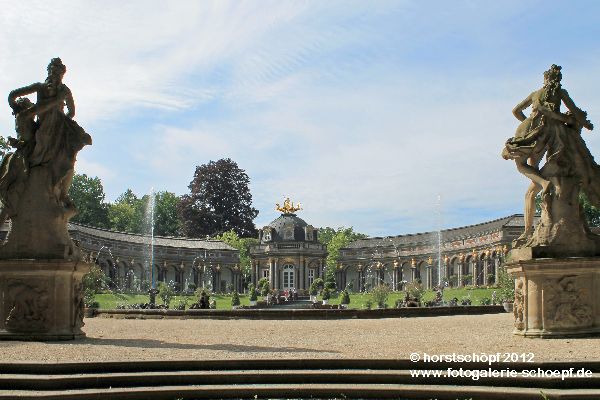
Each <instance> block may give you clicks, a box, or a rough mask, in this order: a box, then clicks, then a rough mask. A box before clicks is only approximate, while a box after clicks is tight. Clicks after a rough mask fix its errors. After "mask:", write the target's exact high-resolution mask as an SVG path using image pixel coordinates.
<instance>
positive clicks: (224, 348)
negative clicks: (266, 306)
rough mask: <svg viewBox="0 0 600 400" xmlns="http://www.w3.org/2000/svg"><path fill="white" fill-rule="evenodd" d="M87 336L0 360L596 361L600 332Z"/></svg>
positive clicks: (256, 328)
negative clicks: (524, 356)
mask: <svg viewBox="0 0 600 400" xmlns="http://www.w3.org/2000/svg"><path fill="white" fill-rule="evenodd" d="M85 324H86V325H85V327H84V331H85V332H86V334H87V338H85V339H82V340H76V341H71V342H49V343H43V342H31V343H27V342H11V341H2V342H0V360H1V361H0V362H17V361H42V362H65V361H118V360H166V359H178V360H202V359H229V358H231V359H235V358H405V359H407V358H409V356H410V354H411V353H413V352H416V353H421V354H422V353H428V354H449V353H453V352H454V353H457V354H472V353H486V354H491V353H497V352H500V353H504V352H515V353H533V354H534V361H552V360H596V361H598V360H600V338H588V339H546V340H542V339H526V338H522V337H518V336H514V335H512V333H511V331H512V314H488V315H473V316H463V315H460V316H444V317H421V318H389V319H373V320H365V319H362V320H359V319H346V320H329V321H326V320H279V321H274V320H201V319H191V320H181V319H162V320H126V319H112V318H88V319H86V320H85Z"/></svg>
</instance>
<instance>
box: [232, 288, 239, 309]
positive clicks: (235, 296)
mask: <svg viewBox="0 0 600 400" xmlns="http://www.w3.org/2000/svg"><path fill="white" fill-rule="evenodd" d="M239 305H240V295H239V294H238V292H237V290H235V291H234V292H233V294H232V295H231V306H232V307H237V306H239Z"/></svg>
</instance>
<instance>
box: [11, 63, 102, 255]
mask: <svg viewBox="0 0 600 400" xmlns="http://www.w3.org/2000/svg"><path fill="white" fill-rule="evenodd" d="M66 70H67V69H66V67H65V65H64V64H63V63H62V61H61V59H60V58H53V59H52V60H51V61H50V64H48V77H47V78H46V80H45V81H44V82H43V83H34V84H32V85H29V86H25V87H22V88H19V89H15V90H13V91H12V92H10V94H9V95H8V104H9V105H10V107H11V108H12V109H13V114H14V115H15V130H16V132H17V138H16V139H14V138H10V139H9V143H10V144H11V145H12V146H13V147H15V148H16V151H15V152H14V153H10V154H8V155H7V156H6V157H5V158H4V160H3V162H2V165H1V166H0V200H1V201H2V204H3V208H2V212H1V213H0V222H4V221H5V220H6V219H7V218H9V219H11V222H12V224H11V230H10V232H9V235H8V238H7V240H6V242H5V243H4V244H2V246H0V259H11V258H12V259H16V258H21V259H22V258H43V259H77V258H79V257H80V254H79V251H78V249H77V247H76V246H75V245H74V244H73V242H72V241H71V239H70V238H69V234H68V231H67V222H68V220H69V218H71V217H72V216H73V215H75V213H76V212H77V211H76V208H75V206H74V205H73V203H72V202H71V200H70V199H69V196H68V191H69V187H70V185H71V181H72V179H73V175H74V173H75V172H74V171H75V170H74V166H75V160H76V155H77V153H78V152H79V150H81V149H82V148H83V146H85V145H89V144H91V143H92V139H91V137H90V135H89V134H87V133H86V132H85V131H84V130H83V129H82V128H81V127H80V126H79V125H78V124H77V123H76V122H75V121H74V120H73V117H74V116H75V102H74V101H73V95H72V94H71V91H70V90H69V88H68V87H67V86H66V85H65V84H64V83H63V82H62V79H63V76H64V74H65V72H66ZM34 93H35V94H36V96H37V102H36V104H35V105H34V104H32V103H31V102H30V101H29V99H27V98H26V97H23V96H27V95H30V94H34ZM65 106H66V107H67V112H66V113H65V112H64V107H65Z"/></svg>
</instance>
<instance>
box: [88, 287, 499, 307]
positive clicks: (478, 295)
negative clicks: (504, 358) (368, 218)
mask: <svg viewBox="0 0 600 400" xmlns="http://www.w3.org/2000/svg"><path fill="white" fill-rule="evenodd" d="M494 290H496V289H486V288H459V289H446V290H444V300H445V301H449V300H451V299H452V298H454V297H456V298H458V300H459V301H460V300H461V299H462V298H465V297H467V298H470V299H471V302H472V304H474V305H478V304H481V299H483V298H484V297H487V298H489V299H491V298H492V292H493V291H494ZM403 298H404V292H392V293H390V295H389V297H388V300H387V304H388V305H389V306H390V307H394V304H396V299H403ZM434 298H435V292H434V291H431V290H430V291H427V292H425V296H424V300H425V301H431V300H433V299H434ZM210 299H211V300H216V301H217V309H218V310H230V309H231V296H224V295H211V296H210ZM259 299H260V298H259ZM95 300H96V301H97V302H98V303H99V304H100V308H101V309H105V310H106V309H115V308H116V307H117V305H120V304H123V305H126V304H135V303H147V302H148V295H145V294H119V293H101V294H96V296H95ZM186 300H187V304H188V305H187V307H186V308H189V306H190V305H191V304H192V303H195V302H196V300H197V298H196V297H195V296H175V297H174V298H173V299H172V300H171V305H170V306H171V308H175V306H176V305H177V304H178V303H179V302H180V301H186ZM319 300H320V297H319ZM370 300H371V295H370V294H368V293H367V294H363V293H352V294H350V305H349V307H350V308H365V307H366V304H367V302H368V301H370ZM240 302H241V303H242V305H248V304H249V301H248V296H247V295H244V294H241V295H240ZM339 302H340V297H339V296H335V297H334V296H332V298H331V299H330V300H329V304H339ZM156 303H157V304H162V301H161V300H160V298H159V297H157V298H156Z"/></svg>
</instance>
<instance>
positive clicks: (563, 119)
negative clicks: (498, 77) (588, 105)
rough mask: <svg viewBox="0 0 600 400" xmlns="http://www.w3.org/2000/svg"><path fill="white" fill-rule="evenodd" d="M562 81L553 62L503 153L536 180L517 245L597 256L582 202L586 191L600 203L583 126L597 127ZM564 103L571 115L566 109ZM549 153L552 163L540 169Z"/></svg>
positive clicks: (599, 247) (517, 111)
mask: <svg viewBox="0 0 600 400" xmlns="http://www.w3.org/2000/svg"><path fill="white" fill-rule="evenodd" d="M561 79H562V74H561V67H559V66H557V65H552V66H551V67H550V69H549V70H548V71H546V72H544V85H543V87H542V88H541V89H539V90H536V91H535V92H533V93H531V94H530V95H529V96H527V97H526V98H525V99H524V100H523V101H522V102H520V103H519V104H518V105H517V106H516V107H515V108H514V110H513V114H514V116H515V117H516V118H517V119H518V120H520V121H521V124H520V125H519V127H518V128H517V131H516V133H515V136H514V137H513V138H510V139H508V140H507V141H506V144H505V147H504V149H503V151H502V157H503V158H505V159H513V160H515V162H516V164H517V170H518V171H519V172H521V173H522V174H523V175H525V176H526V177H527V178H529V179H530V180H531V185H530V186H529V188H528V190H527V193H526V195H525V232H524V233H523V235H521V237H519V238H518V239H517V240H516V241H515V243H514V244H513V248H525V247H527V248H535V249H538V250H540V249H542V250H540V251H542V252H543V253H544V254H545V255H546V256H551V257H555V256H569V255H577V256H582V255H590V256H591V255H597V254H600V240H599V237H598V236H597V235H592V234H591V233H590V231H589V229H588V228H587V224H586V222H585V218H584V215H583V213H582V210H581V209H580V206H579V193H580V191H581V190H583V191H584V192H585V194H586V195H587V197H588V199H589V200H590V202H592V204H594V205H595V206H600V167H599V166H598V165H597V164H596V163H595V162H594V158H593V156H592V155H591V154H590V152H589V150H588V149H587V147H586V145H585V142H584V141H583V139H582V138H581V130H582V128H586V129H588V130H592V129H593V128H594V127H593V125H592V123H591V122H590V121H588V120H587V119H586V118H587V113H585V112H584V111H582V110H581V109H579V108H578V107H577V106H576V105H575V103H574V102H573V100H572V99H571V97H569V94H568V93H567V91H566V90H564V89H563V88H562V87H561ZM561 102H562V103H564V104H565V106H566V107H567V109H568V111H567V112H566V113H562V112H561V110H560V106H561ZM529 106H531V114H530V116H529V117H525V115H524V114H523V110H524V109H526V108H527V107H529ZM544 155H545V156H546V162H545V164H544V165H543V166H542V167H541V168H540V162H541V160H542V158H543V157H544ZM540 192H541V196H542V204H541V206H542V217H541V221H540V223H539V224H538V226H537V227H536V229H535V231H534V228H533V217H534V213H535V198H536V196H537V194H538V193H540ZM540 255H541V254H540Z"/></svg>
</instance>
